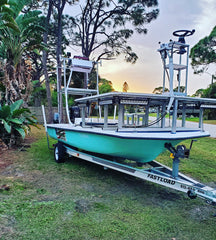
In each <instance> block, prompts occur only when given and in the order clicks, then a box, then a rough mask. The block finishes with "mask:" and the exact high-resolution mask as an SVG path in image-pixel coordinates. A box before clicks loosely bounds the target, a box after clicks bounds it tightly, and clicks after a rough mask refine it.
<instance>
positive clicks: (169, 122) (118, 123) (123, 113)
mask: <svg viewBox="0 0 216 240" xmlns="http://www.w3.org/2000/svg"><path fill="white" fill-rule="evenodd" d="M193 33H194V30H192V31H189V30H178V31H175V32H174V33H173V34H174V36H177V37H178V41H173V40H170V41H169V42H168V43H162V44H161V43H160V48H159V49H158V52H159V53H160V56H161V59H162V63H163V89H162V93H161V94H146V93H128V92H110V93H105V94H99V91H98V76H97V89H82V88H79V89H77V88H71V82H72V75H73V72H74V71H78V72H82V73H84V74H86V76H87V77H88V75H89V73H90V72H91V70H92V68H93V64H94V63H93V62H92V61H89V60H87V59H85V58H82V57H75V58H72V59H71V58H69V57H67V58H62V65H63V67H62V69H63V72H64V86H63V87H62V88H61V89H59V90H58V91H61V92H62V93H64V94H65V100H66V115H67V122H65V123H62V122H60V123H52V124H47V123H46V118H45V114H44V123H45V129H46V132H47V136H49V137H51V138H53V139H55V140H57V144H56V146H55V150H54V156H55V160H56V162H58V163H60V162H63V161H64V160H65V159H64V154H65V153H67V154H69V155H71V156H75V157H78V158H82V159H85V160H87V161H90V162H94V163H97V164H99V165H102V166H104V167H106V168H111V169H115V170H118V171H121V172H124V173H127V174H131V175H133V176H136V177H140V178H142V179H145V180H148V181H152V182H155V183H158V184H162V185H165V186H167V187H171V188H174V189H177V190H180V191H183V192H187V193H188V196H189V197H191V198H194V196H196V195H199V196H201V197H203V198H205V199H208V200H209V201H210V202H212V203H216V190H215V189H212V188H209V187H206V186H204V185H202V184H200V183H198V182H197V181H195V180H191V179H190V178H188V177H186V176H184V175H182V174H180V173H179V172H178V168H179V161H180V160H179V159H180V158H188V157H189V154H190V150H191V147H192V143H193V141H194V139H196V138H202V137H207V136H210V134H209V133H208V132H207V131H205V129H204V125H203V115H204V110H205V109H216V100H215V99H206V98H197V97H189V96H188V95H187V88H188V59H189V45H188V44H186V42H185V37H187V36H190V35H192V34H193ZM96 64H98V63H96ZM66 72H67V74H66ZM68 72H69V74H68ZM67 76H68V77H67ZM176 85H177V87H176V88H175V87H174V86H176ZM167 88H168V91H167V90H166V89H167ZM70 94H71V95H80V96H81V98H77V99H76V100H75V103H76V106H75V107H73V108H70V107H69V106H68V99H69V96H70ZM96 109H97V111H98V112H97V116H92V115H93V114H92V113H93V111H95V110H96ZM43 112H44V109H43ZM110 112H112V113H113V116H112V117H111V116H110ZM193 113H196V115H197V114H198V116H199V122H198V123H197V127H196V128H191V127H188V126H187V121H186V117H187V116H188V114H193ZM179 116H181V119H180V120H179V119H178V117H179ZM186 139H191V140H192V142H191V146H190V148H186V147H185V146H184V145H178V144H179V143H180V142H182V141H183V140H186ZM165 150H168V151H170V152H171V156H172V159H173V168H172V169H169V168H168V167H166V166H164V165H161V164H159V163H158V162H156V161H155V158H156V157H157V156H158V155H159V154H161V153H162V152H164V151H165ZM128 161H132V162H134V163H135V164H137V166H139V167H140V166H143V165H145V164H149V165H150V166H151V168H148V169H146V170H142V171H141V170H138V169H135V168H131V167H130V166H126V165H125V163H127V162H128Z"/></svg>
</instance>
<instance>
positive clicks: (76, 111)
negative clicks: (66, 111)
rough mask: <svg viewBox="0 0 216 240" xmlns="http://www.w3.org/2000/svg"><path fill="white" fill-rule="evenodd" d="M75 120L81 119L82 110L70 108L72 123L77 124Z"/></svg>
mask: <svg viewBox="0 0 216 240" xmlns="http://www.w3.org/2000/svg"><path fill="white" fill-rule="evenodd" d="M75 118H80V108H79V107H78V106H72V107H70V120H71V122H72V123H74V122H75Z"/></svg>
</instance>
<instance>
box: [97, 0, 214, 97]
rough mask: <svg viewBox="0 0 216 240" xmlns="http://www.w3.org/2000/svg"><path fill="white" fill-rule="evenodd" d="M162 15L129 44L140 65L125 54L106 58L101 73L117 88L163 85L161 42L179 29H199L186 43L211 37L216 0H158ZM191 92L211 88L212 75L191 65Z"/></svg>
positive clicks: (141, 89)
mask: <svg viewBox="0 0 216 240" xmlns="http://www.w3.org/2000/svg"><path fill="white" fill-rule="evenodd" d="M158 3H159V5H158V8H159V11H160V13H159V16H158V17H157V19H156V20H154V21H152V22H151V23H150V24H148V25H146V27H147V29H148V33H147V34H146V35H134V36H133V38H131V39H130V41H129V45H130V46H131V47H132V48H133V50H134V51H135V52H136V53H137V55H138V57H139V59H138V60H137V62H136V64H131V63H126V62H125V61H123V56H122V57H118V58H117V59H115V60H112V61H103V62H102V66H100V67H99V74H100V76H101V77H104V78H106V79H108V80H110V81H112V83H113V87H114V89H115V90H116V91H122V87H123V83H124V82H125V81H126V82H127V83H128V85H129V90H128V91H129V92H140V93H152V92H153V90H154V89H155V88H156V87H159V86H162V75H163V69H162V62H161V58H160V54H159V53H158V52H157V49H158V48H159V44H158V42H162V43H167V42H169V40H170V39H172V40H177V38H176V37H174V36H173V35H172V33H173V32H174V31H175V30H180V29H187V30H192V29H195V31H196V32H195V33H194V35H192V36H190V37H187V38H186V42H187V44H190V46H191V47H193V46H194V45H195V44H196V43H197V42H198V41H199V40H200V39H201V38H203V37H205V36H208V35H209V33H210V32H211V31H212V29H213V27H214V26H215V25H216V14H215V12H216V1H215V0H158ZM188 78H189V79H188V94H190V95H191V94H193V93H195V91H196V90H197V89H200V88H207V87H208V85H209V84H210V82H211V76H210V75H209V74H206V73H204V74H202V75H201V76H200V75H195V74H193V69H192V68H191V66H189V74H188Z"/></svg>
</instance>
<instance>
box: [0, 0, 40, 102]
mask: <svg viewBox="0 0 216 240" xmlns="http://www.w3.org/2000/svg"><path fill="white" fill-rule="evenodd" d="M5 2H7V1H5ZM30 2H31V0H21V1H19V3H17V4H16V3H15V2H13V4H12V5H10V6H9V7H7V9H6V8H5V7H6V5H5V6H4V5H2V8H1V10H4V11H5V9H6V10H7V11H6V12H7V14H8V16H9V17H8V18H7V19H8V20H10V22H11V23H13V24H12V25H11V24H10V23H9V22H8V24H6V25H3V24H4V20H3V19H0V26H1V28H0V61H1V63H2V70H3V72H4V77H3V85H4V86H5V89H6V94H5V100H6V101H7V102H15V101H16V100H18V99H23V100H24V102H25V103H26V102H27V100H28V98H29V95H30V90H31V73H32V65H31V59H30V57H29V56H30V55H29V52H31V51H34V52H37V50H38V49H40V48H42V32H43V30H44V29H43V27H41V26H40V25H39V18H40V16H39V15H40V14H41V12H40V11H37V10H34V11H31V10H28V11H27V12H25V13H22V10H23V9H24V7H25V6H26V5H28V4H29V3H30ZM8 9H9V11H8ZM10 26H12V27H10Z"/></svg>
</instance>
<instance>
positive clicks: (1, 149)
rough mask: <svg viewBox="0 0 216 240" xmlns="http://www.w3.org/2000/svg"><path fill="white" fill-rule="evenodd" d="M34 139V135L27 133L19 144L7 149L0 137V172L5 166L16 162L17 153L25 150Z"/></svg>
mask: <svg viewBox="0 0 216 240" xmlns="http://www.w3.org/2000/svg"><path fill="white" fill-rule="evenodd" d="M36 140H37V138H36V137H33V136H31V135H29V136H27V137H26V138H25V140H24V141H23V142H22V144H21V145H19V146H14V147H13V148H12V149H8V147H7V146H6V145H5V144H4V143H3V142H2V141H1V139H0V172H2V171H4V169H5V168H7V167H8V166H10V165H11V164H13V163H14V162H16V161H17V159H18V158H19V155H18V154H17V153H18V152H22V151H26V149H27V148H29V147H31V144H32V143H33V142H35V141H36Z"/></svg>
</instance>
